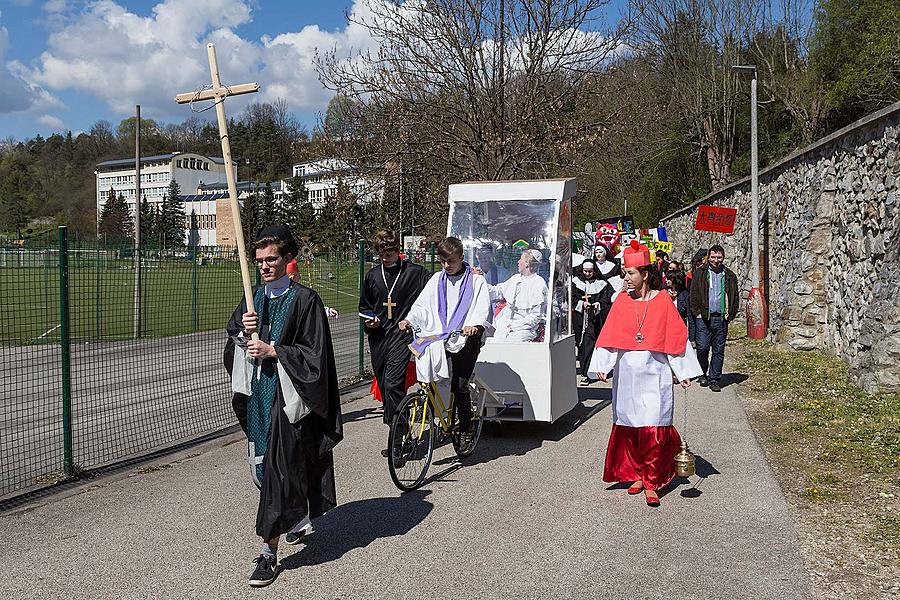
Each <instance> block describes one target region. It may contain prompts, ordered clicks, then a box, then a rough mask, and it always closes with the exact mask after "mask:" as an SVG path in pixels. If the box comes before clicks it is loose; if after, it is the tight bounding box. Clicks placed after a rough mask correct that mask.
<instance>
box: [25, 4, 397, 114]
mask: <svg viewBox="0 0 900 600" xmlns="http://www.w3.org/2000/svg"><path fill="white" fill-rule="evenodd" d="M369 1H372V0H356V2H355V4H354V7H353V9H352V10H353V11H354V12H357V13H359V11H364V10H366V9H365V5H366V3H367V2H369ZM374 1H380V0H374ZM251 2H253V0H205V1H204V2H197V1H196V0H163V1H162V2H160V3H159V4H157V5H156V6H154V7H153V11H152V15H150V16H140V15H138V14H135V13H133V12H130V11H129V10H128V9H127V8H125V7H124V6H122V5H121V4H118V3H116V2H114V1H113V0H99V1H97V2H94V3H93V4H89V5H88V6H87V7H86V8H85V9H84V10H83V11H81V12H77V13H71V14H69V13H67V14H66V16H65V17H64V22H63V23H62V24H61V25H60V26H59V27H57V28H56V31H54V32H53V33H52V34H51V35H50V37H49V40H48V45H47V49H46V51H45V52H44V53H43V54H42V55H41V56H40V58H39V59H38V61H37V63H36V64H35V66H34V67H33V68H32V69H31V70H30V72H29V79H30V80H31V81H32V82H33V83H35V84H37V85H40V86H45V87H47V88H48V89H52V90H77V91H81V92H86V93H89V94H91V95H93V96H95V97H97V98H99V99H100V100H102V101H104V102H105V103H107V104H108V105H109V106H110V107H111V108H112V109H113V110H115V111H117V112H119V113H123V114H126V113H130V112H131V111H132V110H133V107H134V105H135V104H141V105H143V106H145V107H147V109H148V111H147V114H148V115H149V114H151V113H152V112H155V113H156V114H157V115H164V116H167V117H173V118H177V117H178V116H184V110H185V109H184V108H183V107H182V108H179V107H178V106H176V105H175V103H174V101H173V98H174V96H175V95H176V94H178V93H181V92H188V91H192V90H195V89H198V88H202V87H204V86H205V85H208V84H209V66H208V63H207V58H206V51H205V50H206V48H205V45H206V43H208V42H213V43H215V44H216V51H217V54H218V58H219V67H220V71H221V72H222V78H223V82H224V83H226V84H228V83H245V82H250V81H258V82H259V83H260V86H261V88H262V94H260V95H259V96H258V98H257V100H272V99H275V98H279V97H281V98H285V99H286V100H287V101H288V104H289V105H290V107H291V108H292V109H294V110H319V109H324V107H325V105H326V104H327V102H328V100H329V98H330V97H331V92H330V91H328V90H326V89H324V88H323V87H322V85H321V83H320V82H319V80H318V76H317V75H316V72H315V68H314V66H313V58H314V56H315V54H316V51H317V50H319V51H328V50H331V49H333V48H336V49H337V52H338V55H339V56H346V55H347V54H349V50H350V48H354V49H359V48H366V47H370V46H371V44H372V42H371V40H370V39H369V38H368V34H367V32H366V30H365V29H363V28H360V27H359V26H356V25H353V24H352V23H351V24H348V25H347V26H346V27H344V28H343V29H341V30H339V31H334V32H331V31H325V30H322V29H320V28H319V27H317V26H315V25H312V26H307V27H304V28H303V29H301V30H300V31H297V32H288V33H281V34H278V35H275V36H274V37H270V36H264V37H263V38H262V39H260V40H249V39H244V38H242V37H240V36H239V35H238V34H237V33H236V32H235V30H236V28H237V27H239V26H240V25H243V24H246V23H248V22H249V21H250V20H251V19H252V13H251ZM44 8H45V10H47V11H48V12H53V11H56V9H58V11H56V12H59V11H63V10H65V8H66V2H65V1H64V0H49V2H47V3H46V4H45V5H44ZM50 9H53V11H51V10H50ZM251 99H252V97H249V96H244V97H242V98H235V99H234V100H233V101H231V102H230V108H229V112H230V113H231V114H234V113H235V111H237V110H239V109H240V108H241V107H242V106H243V105H244V104H246V102H249V101H251Z"/></svg>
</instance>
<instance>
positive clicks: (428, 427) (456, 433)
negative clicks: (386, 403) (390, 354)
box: [388, 382, 484, 491]
mask: <svg viewBox="0 0 900 600" xmlns="http://www.w3.org/2000/svg"><path fill="white" fill-rule="evenodd" d="M469 385H470V387H472V388H473V390H472V393H471V394H470V395H469V398H470V400H469V401H470V402H471V403H472V412H471V415H472V424H471V426H470V428H469V431H460V430H459V419H458V415H457V413H458V405H457V404H456V402H455V398H454V395H453V394H451V395H450V402H449V403H448V404H447V405H446V406H445V404H444V400H443V398H442V397H441V393H440V391H439V390H438V387H437V385H436V384H435V383H434V382H428V383H424V382H419V384H418V386H419V387H418V389H417V390H415V391H413V392H410V393H409V394H407V395H406V396H404V398H403V400H402V401H401V402H400V406H399V407H398V409H397V413H396V414H395V415H394V418H393V420H392V421H391V428H390V431H389V433H388V471H389V472H390V474H391V479H392V480H393V482H394V485H396V486H397V487H398V488H399V489H400V490H402V491H410V490H414V489H416V488H418V487H420V486H421V485H422V483H423V482H424V481H425V475H426V474H427V473H428V467H430V466H431V459H432V456H433V455H434V448H435V443H437V444H438V445H441V444H444V443H445V442H446V441H447V438H448V437H449V438H450V439H451V441H452V442H453V450H454V451H455V452H456V455H457V456H459V457H460V458H465V457H466V456H469V455H471V454H472V453H473V452H474V451H475V447H476V446H477V445H478V440H479V438H480V437H481V428H482V425H483V424H484V421H483V420H482V418H481V413H482V407H481V406H480V403H479V405H476V403H475V401H474V399H475V398H482V397H483V394H479V393H477V389H476V385H475V384H474V383H471V382H470V384H469Z"/></svg>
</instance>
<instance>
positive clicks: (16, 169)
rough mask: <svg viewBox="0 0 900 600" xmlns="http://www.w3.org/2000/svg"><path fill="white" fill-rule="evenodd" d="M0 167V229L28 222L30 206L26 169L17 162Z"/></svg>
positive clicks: (15, 226) (12, 228)
mask: <svg viewBox="0 0 900 600" xmlns="http://www.w3.org/2000/svg"><path fill="white" fill-rule="evenodd" d="M10 162H12V163H13V164H10V165H4V166H3V168H0V229H7V228H9V229H11V230H14V229H16V228H18V227H21V226H23V225H26V224H28V221H29V219H30V218H31V216H32V210H31V208H32V206H31V202H30V201H29V197H28V183H29V181H28V170H27V167H26V166H25V165H24V164H22V163H20V162H18V161H10Z"/></svg>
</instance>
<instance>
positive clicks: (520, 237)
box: [450, 199, 571, 342]
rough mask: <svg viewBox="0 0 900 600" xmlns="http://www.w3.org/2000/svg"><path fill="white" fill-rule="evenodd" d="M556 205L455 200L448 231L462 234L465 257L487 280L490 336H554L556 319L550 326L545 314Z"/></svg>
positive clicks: (549, 302) (550, 301) (549, 291)
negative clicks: (490, 322)
mask: <svg viewBox="0 0 900 600" xmlns="http://www.w3.org/2000/svg"><path fill="white" fill-rule="evenodd" d="M558 206H559V202H557V201H556V200H554V199H548V200H511V201H510V200H504V201H488V202H454V203H453V206H452V208H451V210H452V214H451V215H450V235H452V236H454V237H458V238H459V239H460V240H462V243H463V247H464V249H465V255H466V261H467V262H468V263H469V264H471V265H473V266H477V267H479V268H481V270H482V271H483V272H484V276H485V278H486V279H487V281H488V284H490V286H491V303H492V309H493V313H494V326H495V328H496V331H495V334H494V337H493V338H491V340H492V341H502V342H543V341H545V339H547V335H548V333H549V334H550V335H551V339H556V337H557V327H558V326H557V324H555V323H551V324H550V326H551V327H552V329H551V330H550V331H549V332H548V322H547V319H548V314H549V313H551V310H550V309H551V306H552V305H553V304H554V302H555V301H554V300H553V296H552V289H551V288H550V285H549V284H550V277H551V271H552V269H551V267H552V265H551V260H556V259H555V258H554V249H555V248H557V241H556V240H557V235H558V232H557V227H556V216H557V215H556V213H557V207H558ZM566 247H567V248H568V247H569V246H568V241H567V242H566ZM568 256H569V254H567V257H568ZM566 260H567V261H569V260H571V259H570V258H566ZM566 318H567V317H566ZM565 330H568V320H567V321H566V325H565Z"/></svg>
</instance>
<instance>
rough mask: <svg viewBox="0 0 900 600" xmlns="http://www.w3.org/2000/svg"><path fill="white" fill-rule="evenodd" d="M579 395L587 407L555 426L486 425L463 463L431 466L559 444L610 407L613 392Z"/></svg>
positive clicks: (519, 453)
mask: <svg viewBox="0 0 900 600" xmlns="http://www.w3.org/2000/svg"><path fill="white" fill-rule="evenodd" d="M578 393H579V399H581V400H588V404H585V403H584V402H579V403H578V404H576V405H575V407H574V408H573V409H572V410H570V411H569V412H568V413H566V414H565V415H563V416H562V417H560V418H559V419H557V420H556V422H554V423H520V422H515V421H504V422H502V423H494V422H487V423H485V424H484V430H483V431H482V434H481V440H480V441H479V442H478V447H477V448H476V449H475V452H474V453H473V454H472V455H471V456H468V457H466V458H463V459H458V458H457V457H456V456H451V457H448V458H444V459H441V460H439V461H435V462H434V464H435V465H436V466H441V465H448V464H450V463H453V462H455V461H457V460H460V461H461V463H462V465H463V466H468V465H477V464H483V463H487V462H490V461H492V460H496V459H498V458H502V457H504V456H523V455H525V454H527V453H528V452H531V451H532V450H534V449H536V448H540V447H541V446H542V445H543V444H544V442H559V441H561V440H563V439H565V437H566V436H568V435H569V434H571V433H573V432H574V431H576V430H577V429H578V428H579V427H581V426H582V425H584V424H585V423H587V422H588V421H589V420H590V419H592V418H594V417H595V416H596V415H597V414H598V413H600V412H602V411H603V409H605V408H606V407H608V406H609V405H610V404H611V403H612V391H611V390H609V389H606V388H593V389H586V388H582V389H579V390H578Z"/></svg>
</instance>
